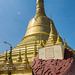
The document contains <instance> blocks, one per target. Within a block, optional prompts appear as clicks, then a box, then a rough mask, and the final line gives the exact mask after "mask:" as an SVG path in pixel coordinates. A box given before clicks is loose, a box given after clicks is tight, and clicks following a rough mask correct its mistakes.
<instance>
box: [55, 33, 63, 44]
mask: <svg viewBox="0 0 75 75" xmlns="http://www.w3.org/2000/svg"><path fill="white" fill-rule="evenodd" d="M62 43H63V41H62V38H61V37H60V36H59V32H57V41H56V44H62Z"/></svg>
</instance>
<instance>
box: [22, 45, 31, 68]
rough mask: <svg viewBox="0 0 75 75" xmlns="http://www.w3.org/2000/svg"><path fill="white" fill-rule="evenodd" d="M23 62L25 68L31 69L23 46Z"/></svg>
mask: <svg viewBox="0 0 75 75" xmlns="http://www.w3.org/2000/svg"><path fill="white" fill-rule="evenodd" d="M23 64H24V65H25V66H24V67H25V69H31V66H30V64H29V61H28V58H27V47H26V46H25V57H24V60H23Z"/></svg>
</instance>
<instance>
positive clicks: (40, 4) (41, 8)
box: [36, 0, 46, 16]
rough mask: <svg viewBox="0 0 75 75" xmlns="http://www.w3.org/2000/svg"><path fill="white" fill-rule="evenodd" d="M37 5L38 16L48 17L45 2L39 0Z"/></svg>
mask: <svg viewBox="0 0 75 75" xmlns="http://www.w3.org/2000/svg"><path fill="white" fill-rule="evenodd" d="M36 3H37V5H36V16H46V15H45V11H44V1H43V0H37V2H36Z"/></svg>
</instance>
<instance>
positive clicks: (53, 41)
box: [46, 20, 57, 46]
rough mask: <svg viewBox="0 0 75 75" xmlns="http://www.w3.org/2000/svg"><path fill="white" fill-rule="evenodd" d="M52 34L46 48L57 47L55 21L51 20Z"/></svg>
mask: <svg viewBox="0 0 75 75" xmlns="http://www.w3.org/2000/svg"><path fill="white" fill-rule="evenodd" d="M50 28H51V30H50V34H49V38H48V41H47V43H46V46H50V45H55V42H56V38H57V36H56V34H55V32H54V29H53V21H52V20H50Z"/></svg>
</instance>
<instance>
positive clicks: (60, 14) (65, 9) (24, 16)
mask: <svg viewBox="0 0 75 75" xmlns="http://www.w3.org/2000/svg"><path fill="white" fill-rule="evenodd" d="M44 5H45V12H46V15H47V16H48V17H49V14H50V13H51V14H52V19H53V21H54V24H55V27H56V29H57V30H58V32H59V34H60V36H61V37H62V38H63V37H65V39H66V42H67V43H68V45H69V46H70V47H72V48H73V49H74V50H75V46H74V45H75V0H44ZM35 12H36V0H0V54H1V53H3V52H4V51H6V50H9V46H8V45H7V44H4V43H3V41H7V42H9V43H11V45H12V46H13V48H14V47H15V46H16V45H17V44H18V43H20V42H21V39H22V38H23V37H24V36H25V32H26V29H27V26H28V22H29V21H30V20H31V18H33V17H34V16H35Z"/></svg>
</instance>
